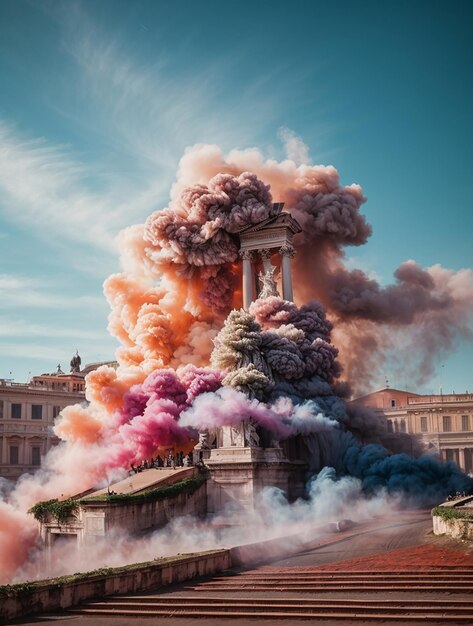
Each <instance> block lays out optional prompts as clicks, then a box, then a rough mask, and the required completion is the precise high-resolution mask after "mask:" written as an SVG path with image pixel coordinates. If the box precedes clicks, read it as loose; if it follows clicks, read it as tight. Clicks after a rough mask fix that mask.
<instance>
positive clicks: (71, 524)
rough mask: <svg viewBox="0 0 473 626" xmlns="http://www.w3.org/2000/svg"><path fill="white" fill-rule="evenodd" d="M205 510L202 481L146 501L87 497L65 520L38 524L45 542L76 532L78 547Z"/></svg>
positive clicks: (150, 528) (205, 499)
mask: <svg viewBox="0 0 473 626" xmlns="http://www.w3.org/2000/svg"><path fill="white" fill-rule="evenodd" d="M206 513H207V485H206V483H205V482H204V483H203V484H202V485H201V486H200V487H199V488H198V489H197V490H196V491H194V492H193V493H180V494H178V495H175V496H172V497H168V498H166V499H164V500H155V501H148V502H132V501H131V502H129V503H127V502H113V501H108V502H100V501H94V500H89V501H85V502H84V503H83V504H81V506H80V509H79V513H78V515H77V516H74V517H71V518H69V519H68V521H67V522H66V523H63V524H60V523H59V522H57V521H56V520H52V519H48V521H47V522H46V523H44V524H41V537H42V539H43V542H44V544H45V545H46V546H51V545H52V543H53V541H54V540H55V538H57V537H63V536H64V535H70V536H75V537H76V538H77V547H78V548H80V547H81V546H82V545H83V544H87V543H91V542H93V541H95V539H96V538H100V537H104V536H106V535H107V534H108V533H109V532H111V531H113V530H116V529H122V530H124V531H125V532H126V533H127V534H140V533H142V532H149V531H153V530H154V529H158V528H161V527H163V526H165V525H166V524H167V523H168V522H170V521H171V520H173V519H176V518H178V517H183V516H187V515H192V516H194V517H203V516H205V514H206Z"/></svg>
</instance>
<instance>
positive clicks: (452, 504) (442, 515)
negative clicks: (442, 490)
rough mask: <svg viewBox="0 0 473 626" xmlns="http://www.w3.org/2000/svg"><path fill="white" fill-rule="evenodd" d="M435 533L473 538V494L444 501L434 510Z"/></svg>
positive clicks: (467, 538) (458, 537)
mask: <svg viewBox="0 0 473 626" xmlns="http://www.w3.org/2000/svg"><path fill="white" fill-rule="evenodd" d="M432 526H433V531H434V535H448V536H449V537H453V539H465V540H469V541H472V540H473V496H465V497H463V498H458V499H455V500H451V501H449V502H444V503H443V504H441V505H440V506H438V507H436V508H435V509H433V511H432Z"/></svg>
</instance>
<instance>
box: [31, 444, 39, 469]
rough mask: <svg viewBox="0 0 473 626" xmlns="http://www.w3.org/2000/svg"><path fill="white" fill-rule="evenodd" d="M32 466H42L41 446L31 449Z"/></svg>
mask: <svg viewBox="0 0 473 626" xmlns="http://www.w3.org/2000/svg"><path fill="white" fill-rule="evenodd" d="M31 465H41V448H40V447H39V446H33V447H32V448H31Z"/></svg>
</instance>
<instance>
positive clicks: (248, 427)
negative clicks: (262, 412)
mask: <svg viewBox="0 0 473 626" xmlns="http://www.w3.org/2000/svg"><path fill="white" fill-rule="evenodd" d="M244 430H245V445H246V446H248V447H250V448H259V435H258V433H257V432H256V428H255V426H254V424H253V422H252V421H251V419H248V420H246V422H244Z"/></svg>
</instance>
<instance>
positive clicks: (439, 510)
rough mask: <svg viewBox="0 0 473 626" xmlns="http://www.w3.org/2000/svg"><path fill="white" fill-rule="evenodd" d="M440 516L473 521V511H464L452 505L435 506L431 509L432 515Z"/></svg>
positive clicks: (446, 518) (448, 518)
mask: <svg viewBox="0 0 473 626" xmlns="http://www.w3.org/2000/svg"><path fill="white" fill-rule="evenodd" d="M434 516H437V517H441V518H442V519H444V520H451V519H463V520H466V521H470V522H473V512H472V511H465V510H462V509H459V508H455V507H453V506H436V507H435V509H432V517H434Z"/></svg>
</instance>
